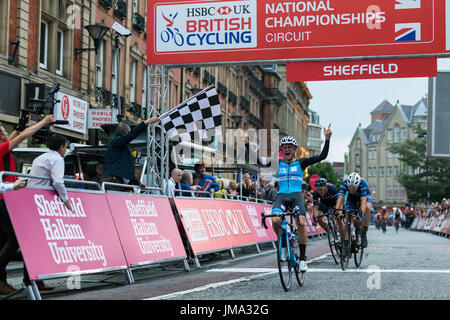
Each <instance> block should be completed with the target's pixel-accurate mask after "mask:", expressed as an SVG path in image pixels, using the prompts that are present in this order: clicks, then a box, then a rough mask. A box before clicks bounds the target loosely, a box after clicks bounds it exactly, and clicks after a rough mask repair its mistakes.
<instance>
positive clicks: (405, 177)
mask: <svg viewBox="0 0 450 320" xmlns="http://www.w3.org/2000/svg"><path fill="white" fill-rule="evenodd" d="M414 132H415V134H416V136H417V138H415V139H413V140H406V141H405V142H404V143H402V144H391V145H390V146H389V151H391V152H392V153H395V154H398V155H399V159H400V160H401V161H402V162H403V163H404V164H405V165H406V166H407V167H406V168H404V169H405V170H402V171H401V172H400V175H399V177H398V181H399V182H400V183H401V184H402V185H403V186H404V188H405V190H406V194H407V195H408V200H409V201H410V202H413V203H416V202H430V201H431V202H435V201H439V202H440V201H442V199H443V198H446V197H448V195H449V194H450V161H448V160H443V159H436V158H428V157H427V154H426V139H425V138H424V137H425V136H426V130H425V129H422V128H421V127H420V125H416V126H415V128H414ZM408 167H410V168H411V171H412V174H410V173H411V171H410V170H409V168H408Z"/></svg>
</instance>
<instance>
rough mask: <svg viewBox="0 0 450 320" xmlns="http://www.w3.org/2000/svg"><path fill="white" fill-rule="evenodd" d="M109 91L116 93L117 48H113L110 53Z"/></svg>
mask: <svg viewBox="0 0 450 320" xmlns="http://www.w3.org/2000/svg"><path fill="white" fill-rule="evenodd" d="M111 93H112V94H117V50H115V49H113V51H112V55H111Z"/></svg>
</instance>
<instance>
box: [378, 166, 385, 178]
mask: <svg viewBox="0 0 450 320" xmlns="http://www.w3.org/2000/svg"><path fill="white" fill-rule="evenodd" d="M379 176H380V177H384V167H380V174H379Z"/></svg>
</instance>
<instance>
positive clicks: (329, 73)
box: [286, 57, 437, 82]
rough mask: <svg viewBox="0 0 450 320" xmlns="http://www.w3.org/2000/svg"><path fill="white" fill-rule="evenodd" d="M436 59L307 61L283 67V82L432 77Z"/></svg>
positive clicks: (435, 73)
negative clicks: (284, 76) (284, 80)
mask: <svg viewBox="0 0 450 320" xmlns="http://www.w3.org/2000/svg"><path fill="white" fill-rule="evenodd" d="M436 75H437V58H436V57H425V58H402V59H369V60H356V61H347V60H346V61H310V62H293V63H287V64H286V79H287V81H291V82H292V81H323V80H356V79H388V78H409V77H435V76H436Z"/></svg>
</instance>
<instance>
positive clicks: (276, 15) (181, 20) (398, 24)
mask: <svg viewBox="0 0 450 320" xmlns="http://www.w3.org/2000/svg"><path fill="white" fill-rule="evenodd" d="M445 4H446V1H445V0H359V1H342V0H327V1H313V0H292V1H279V0H236V1H172V0H157V1H152V2H148V19H147V21H148V25H147V28H148V33H147V34H148V35H149V36H148V42H147V46H148V50H147V52H148V64H167V65H177V64H178V65H180V64H189V63H208V62H210V63H214V62H233V61H237V62H245V61H276V62H283V61H284V62H286V61H289V60H292V59H298V60H300V59H304V60H306V59H313V58H340V57H366V56H371V57H375V56H394V55H395V56H398V55H402V56H403V55H422V54H431V55H432V54H440V53H444V52H445V51H446V39H445V31H446V26H445V22H446V10H445V8H446V6H445Z"/></svg>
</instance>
